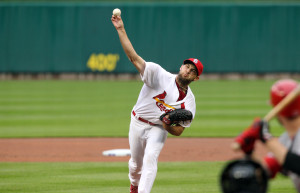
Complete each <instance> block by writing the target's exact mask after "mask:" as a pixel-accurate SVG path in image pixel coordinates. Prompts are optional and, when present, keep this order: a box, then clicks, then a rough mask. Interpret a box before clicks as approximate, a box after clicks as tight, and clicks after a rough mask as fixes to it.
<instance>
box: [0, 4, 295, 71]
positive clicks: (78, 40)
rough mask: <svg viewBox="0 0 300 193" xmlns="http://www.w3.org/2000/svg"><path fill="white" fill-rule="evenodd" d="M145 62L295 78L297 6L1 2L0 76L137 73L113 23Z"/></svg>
mask: <svg viewBox="0 0 300 193" xmlns="http://www.w3.org/2000/svg"><path fill="white" fill-rule="evenodd" d="M116 7H118V8H120V9H121V10H122V18H123V20H124V23H125V28H126V30H127V34H128V36H129V38H130V40H131V41H132V44H133V46H134V47H135V49H136V51H137V53H138V54H139V55H140V56H141V57H143V58H144V59H145V60H146V61H153V62H156V63H159V64H161V65H162V66H163V67H165V68H166V69H167V70H169V71H171V72H177V71H178V68H179V66H180V65H181V63H182V61H183V60H184V59H186V58H190V57H196V58H199V59H200V60H201V61H202V63H203V64H204V73H227V72H240V73H269V72H275V73H276V72H300V64H299V61H300V4H291V3H289V4H282V3H277V4H272V3H264V4H255V3H246V4H245V3H244V4H238V3H237V4H235V3H231V4H226V3H211V4H209V3H0V23H1V26H0V72H2V73H6V72H9V73H19V72H22V73H24V72H25V73H26V72H28V73H40V72H42V73H43V72H50V73H60V72H97V73H134V72H137V71H136V69H135V68H134V67H133V65H132V64H131V63H130V62H129V61H128V59H127V57H126V55H125V54H124V52H123V49H122V47H121V45H120V42H119V39H118V36H117V32H116V30H115V29H114V27H113V25H112V23H111V21H110V18H111V15H112V10H113V9H114V8H116Z"/></svg>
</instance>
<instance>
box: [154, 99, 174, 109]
mask: <svg viewBox="0 0 300 193" xmlns="http://www.w3.org/2000/svg"><path fill="white" fill-rule="evenodd" d="M154 99H155V100H156V101H157V102H158V103H161V104H163V105H165V106H166V107H169V108H171V109H175V108H174V107H172V106H170V105H168V104H166V103H165V102H164V101H161V100H159V99H158V98H154Z"/></svg>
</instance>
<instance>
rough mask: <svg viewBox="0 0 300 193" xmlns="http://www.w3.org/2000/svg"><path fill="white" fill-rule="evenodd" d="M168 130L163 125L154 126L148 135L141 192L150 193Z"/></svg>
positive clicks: (140, 185) (140, 184)
mask: <svg viewBox="0 0 300 193" xmlns="http://www.w3.org/2000/svg"><path fill="white" fill-rule="evenodd" d="M167 135H168V132H167V131H166V130H165V129H163V128H162V126H152V127H151V129H150V130H149V132H148V135H147V143H146V149H145V153H144V159H143V168H142V175H141V178H140V183H139V193H150V192H151V189H152V186H153V183H154V180H155V178H156V173H157V162H158V157H159V154H160V152H161V150H162V148H163V146H164V144H165V141H166V139H167Z"/></svg>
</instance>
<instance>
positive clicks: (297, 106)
mask: <svg viewBox="0 0 300 193" xmlns="http://www.w3.org/2000/svg"><path fill="white" fill-rule="evenodd" d="M297 86H298V83H297V82H296V81H294V80H291V79H283V80H279V81H277V82H275V83H274V84H273V86H272V87H271V92H270V95H271V96H270V97H271V104H272V105H273V106H276V105H277V104H278V103H279V102H280V101H281V100H282V99H283V98H284V97H286V96H287V95H288V94H289V93H290V92H291V91H292V90H294V89H295V88H296V87H297ZM279 114H280V115H281V116H284V117H295V116H298V115H300V96H297V97H296V98H295V99H294V100H293V101H292V102H291V103H290V104H289V105H287V106H286V107H285V108H283V109H282V110H281V111H280V112H279Z"/></svg>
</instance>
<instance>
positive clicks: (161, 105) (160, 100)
mask: <svg viewBox="0 0 300 193" xmlns="http://www.w3.org/2000/svg"><path fill="white" fill-rule="evenodd" d="M166 96H167V93H166V91H164V92H163V93H161V94H159V95H157V96H155V97H153V99H154V100H156V106H157V107H158V108H159V109H160V110H161V111H163V112H165V113H167V112H170V111H173V110H175V109H176V108H175V107H173V106H171V105H168V104H167V103H165V101H164V99H165V98H166ZM180 107H181V109H185V106H184V103H181V104H180Z"/></svg>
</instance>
